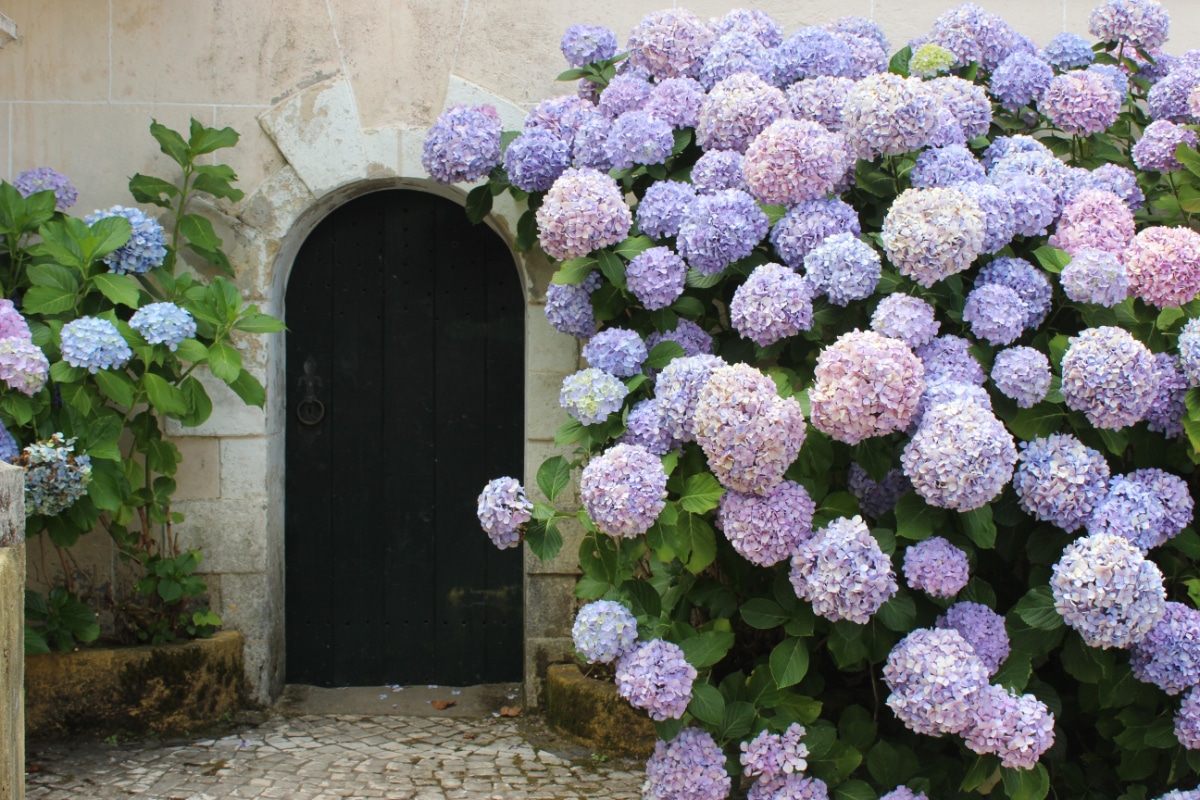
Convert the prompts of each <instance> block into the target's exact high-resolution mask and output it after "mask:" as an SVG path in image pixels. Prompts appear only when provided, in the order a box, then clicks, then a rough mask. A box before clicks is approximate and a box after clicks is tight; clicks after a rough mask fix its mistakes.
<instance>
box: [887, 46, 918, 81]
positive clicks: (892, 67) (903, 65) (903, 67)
mask: <svg viewBox="0 0 1200 800" xmlns="http://www.w3.org/2000/svg"><path fill="white" fill-rule="evenodd" d="M912 55H913V51H912V47H909V46H907V45H905V47H904V48H903V49H902V50H899V51H897V53H896V55H894V56H892V60H891V61H889V62H888V72H891V73H893V74H895V75H903V76H904V77H906V78H907V77H908V62H909V61H911V60H912Z"/></svg>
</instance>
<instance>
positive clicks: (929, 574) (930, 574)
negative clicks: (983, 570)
mask: <svg viewBox="0 0 1200 800" xmlns="http://www.w3.org/2000/svg"><path fill="white" fill-rule="evenodd" d="M970 579H971V568H970V564H968V563H967V554H966V553H964V552H963V551H962V550H960V549H958V548H957V547H955V546H954V545H952V544H950V542H948V541H946V540H945V539H943V538H942V537H941V536H931V537H929V538H928V539H924V540H922V541H920V542H917V543H916V544H914V545H910V546H909V547H908V548H906V549H905V551H904V580H905V582H907V583H908V588H910V589H912V590H914V591H920V592H925V593H926V594H928V595H930V596H931V597H954V595H956V594H958V593H959V592H960V591H962V588H963V587H964V586H966V585H967V581H969V580H970Z"/></svg>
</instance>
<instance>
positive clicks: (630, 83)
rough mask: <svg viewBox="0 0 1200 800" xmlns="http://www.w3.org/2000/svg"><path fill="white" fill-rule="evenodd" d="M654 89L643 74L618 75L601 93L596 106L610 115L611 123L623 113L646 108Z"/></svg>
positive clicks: (609, 120)
mask: <svg viewBox="0 0 1200 800" xmlns="http://www.w3.org/2000/svg"><path fill="white" fill-rule="evenodd" d="M653 91H654V87H653V86H652V85H651V83H650V81H648V80H646V78H645V77H644V76H642V75H636V74H630V73H627V74H624V75H617V76H616V77H615V78H613V79H612V80H611V81H609V82H608V86H606V87H604V91H602V92H601V93H600V98H599V100H597V101H596V107H597V108H598V109H600V111H602V112H603V113H604V114H605V115H606V116H607V117H608V122H609V124H610V125H611V124H612V120H613V119H615V118H617V117H619V116H621V115H622V114H625V113H626V112H629V111H637V110H639V109H642V108H645V107H646V103H648V102H649V101H650V94H651V93H652V92H653Z"/></svg>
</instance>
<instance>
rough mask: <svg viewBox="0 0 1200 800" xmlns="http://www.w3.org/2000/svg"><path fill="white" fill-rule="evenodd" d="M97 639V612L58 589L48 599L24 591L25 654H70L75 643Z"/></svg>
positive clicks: (59, 587)
mask: <svg viewBox="0 0 1200 800" xmlns="http://www.w3.org/2000/svg"><path fill="white" fill-rule="evenodd" d="M99 636H100V624H99V623H98V622H96V613H95V612H94V611H92V609H90V608H88V607H87V606H86V605H84V604H83V603H81V602H79V598H77V597H76V596H75V595H73V594H71V593H70V592H68V591H67V590H66V589H64V588H63V587H61V586H55V587H54V588H53V589H51V590H50V594H49V595H48V596H42V595H40V594H38V593H37V592H35V591H33V590H32V589H26V590H25V654H26V655H36V654H39V653H49V652H52V651H53V650H58V651H59V652H60V653H69V652H71V651H72V650H74V649H75V646H76V644H77V643H87V642H94V641H96V639H97V638H98V637H99Z"/></svg>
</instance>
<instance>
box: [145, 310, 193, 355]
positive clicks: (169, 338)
mask: <svg viewBox="0 0 1200 800" xmlns="http://www.w3.org/2000/svg"><path fill="white" fill-rule="evenodd" d="M129 327H131V328H133V329H134V330H135V331H137V332H138V333H140V334H141V335H142V338H143V339H145V340H146V341H147V342H148V343H149V344H165V345H166V346H167V347H168V348H169V349H170V351H171V352H172V353H173V352H175V350H176V349H177V348H178V347H179V343H180V342H182V341H183V340H184V339H188V338H191V337H192V336H195V335H196V320H194V319H192V315H191V314H189V313H188V312H187V311H186V310H184V309H182V308H180V307H179V306H177V305H175V304H174V303H151V304H149V305H145V306H142V307H141V308H139V309H138V310H137V311H136V312H134V315H133V316H132V317H130V318H129Z"/></svg>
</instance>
